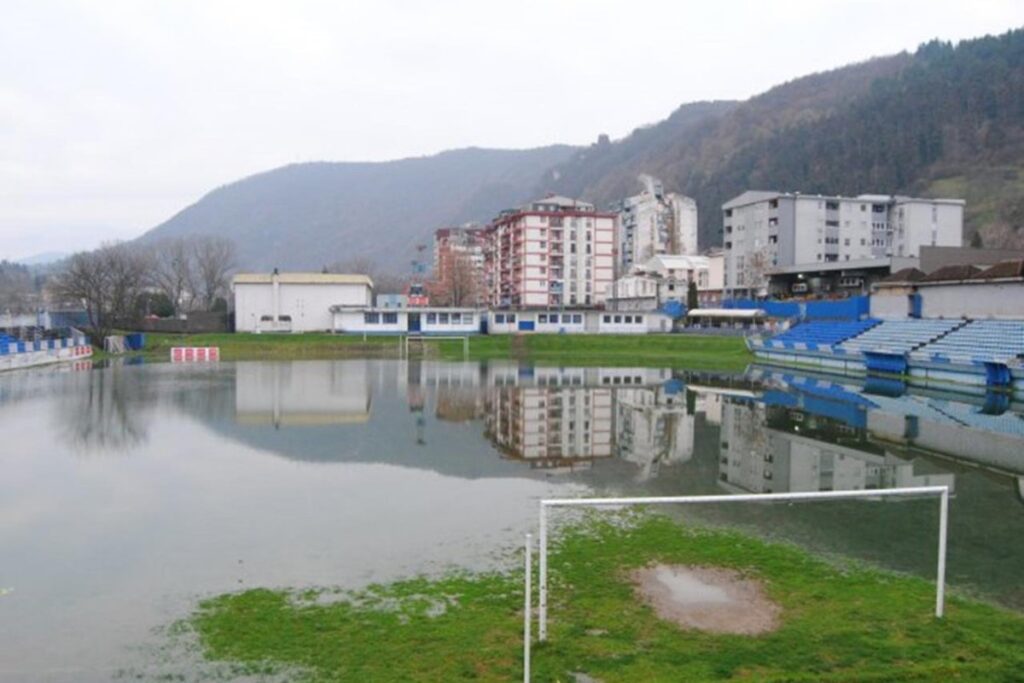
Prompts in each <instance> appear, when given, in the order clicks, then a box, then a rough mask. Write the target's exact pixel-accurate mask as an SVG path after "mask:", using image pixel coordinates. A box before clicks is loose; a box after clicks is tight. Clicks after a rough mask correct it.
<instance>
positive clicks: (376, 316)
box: [363, 313, 380, 325]
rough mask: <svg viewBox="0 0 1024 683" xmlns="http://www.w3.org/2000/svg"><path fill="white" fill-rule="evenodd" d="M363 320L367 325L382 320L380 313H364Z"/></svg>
mask: <svg viewBox="0 0 1024 683" xmlns="http://www.w3.org/2000/svg"><path fill="white" fill-rule="evenodd" d="M363 322H364V323H365V324H367V325H376V324H378V323H379V322H380V313H363Z"/></svg>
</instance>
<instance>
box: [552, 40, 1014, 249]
mask: <svg viewBox="0 0 1024 683" xmlns="http://www.w3.org/2000/svg"><path fill="white" fill-rule="evenodd" d="M696 107H702V108H703V109H701V110H700V112H701V113H703V114H705V115H704V116H699V117H693V116H691V114H693V113H695V112H696V111H698V110H697V109H695V108H696ZM677 119H684V120H685V123H683V124H682V125H680V121H679V120H677ZM641 172H645V173H652V174H654V175H657V176H659V177H661V178H662V180H663V181H664V182H665V186H666V188H667V189H671V190H679V191H682V192H684V193H685V194H688V195H690V196H693V197H694V198H696V200H697V203H698V206H699V208H700V212H701V245H702V246H710V245H712V244H717V243H719V240H720V235H719V230H720V228H721V218H720V216H719V212H718V208H719V207H720V206H721V204H722V202H723V201H725V200H726V199H729V198H730V197H732V196H735V195H737V194H739V193H740V192H742V191H744V190H746V189H751V188H755V189H778V190H799V191H802V192H805V193H817V192H823V193H824V192H830V193H838V194H855V193H861V192H901V193H913V194H922V195H925V196H954V197H964V198H966V199H967V201H968V211H967V228H966V229H967V232H968V235H967V236H966V237H967V238H968V239H971V238H972V237H973V233H974V232H976V231H980V233H981V238H982V241H983V242H984V244H985V245H986V246H994V247H999V246H1010V245H1013V246H1017V247H1021V246H1024V230H1021V226H1022V225H1024V31H1021V30H1016V31H1013V32H1010V33H1007V34H1005V35H1002V36H998V37H986V38H980V39H976V40H970V41H965V42H962V43H959V44H958V45H956V46H955V47H954V46H953V45H951V44H949V43H942V42H937V41H936V42H932V43H928V44H926V45H923V46H921V47H920V48H919V49H918V50H917V51H916V52H914V53H913V54H900V55H895V56H891V57H884V58H878V59H872V60H870V61H867V62H864V63H860V64H854V65H851V66H848V67H844V68H841V69H837V70H834V71H830V72H826V73H820V74H814V75H811V76H807V77H805V78H800V79H797V80H794V81H791V82H789V83H786V84H784V85H780V86H778V87H776V88H773V89H771V90H769V91H767V92H766V93H764V94H762V95H759V96H757V97H754V98H751V99H750V100H747V101H746V102H743V103H741V104H738V105H735V106H732V105H729V104H719V105H715V104H714V103H711V104H705V105H686V106H684V107H682V108H681V109H680V110H679V111H677V112H676V114H675V115H673V117H670V118H669V119H668V120H666V121H664V122H662V123H659V124H657V125H655V126H652V127H649V128H645V129H641V130H638V131H636V132H634V133H633V134H632V135H630V136H628V137H627V138H625V139H623V140H621V141H618V142H614V143H611V144H606V145H593V146H591V147H589V148H587V149H585V150H581V151H579V152H577V154H576V155H574V157H573V158H572V159H570V160H569V161H568V162H566V163H564V164H561V165H560V166H558V167H557V168H555V169H552V170H551V171H550V172H549V173H548V175H547V176H546V177H545V179H544V180H543V181H542V182H541V183H539V185H538V190H540V189H542V188H543V189H549V190H553V191H557V192H560V193H565V194H569V195H581V196H583V197H585V198H587V199H590V200H592V201H595V202H597V203H598V204H604V203H606V202H609V201H613V200H615V199H616V198H618V197H621V196H623V195H624V194H628V193H630V192H632V191H635V190H636V189H637V185H636V180H635V179H636V175H637V174H638V173H641Z"/></svg>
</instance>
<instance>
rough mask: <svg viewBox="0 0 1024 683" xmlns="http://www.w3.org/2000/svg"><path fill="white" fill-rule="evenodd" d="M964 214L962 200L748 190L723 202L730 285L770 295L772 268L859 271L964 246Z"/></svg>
mask: <svg viewBox="0 0 1024 683" xmlns="http://www.w3.org/2000/svg"><path fill="white" fill-rule="evenodd" d="M963 213H964V201H963V200H961V199H916V198H912V197H901V196H889V195H872V194H863V195H859V196H857V197H826V196H820V195H802V194H799V193H784V192H759V191H749V192H744V193H743V194H742V195H740V196H739V197H736V198H735V199H732V200H730V201H728V202H726V203H725V204H723V205H722V214H723V223H722V241H723V246H724V248H725V250H724V253H725V264H724V265H725V289H726V291H727V292H729V293H734V294H765V293H767V285H768V276H769V275H770V274H772V273H773V272H784V273H792V274H794V275H799V271H804V270H806V271H821V272H833V271H834V272H841V271H843V270H850V271H854V270H857V269H859V268H860V269H863V268H870V267H871V266H872V265H878V264H879V263H890V262H893V261H894V260H895V261H899V260H901V259H902V260H905V259H913V258H917V257H918V255H919V251H920V248H921V247H922V246H924V245H942V246H960V245H961V243H962V239H963V238H962V235H963ZM838 282H840V283H841V282H842V281H841V280H839V281H838ZM858 284H859V285H860V286H863V285H864V283H863V281H859V282H858ZM840 286H842V285H841V284H840Z"/></svg>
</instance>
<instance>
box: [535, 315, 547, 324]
mask: <svg viewBox="0 0 1024 683" xmlns="http://www.w3.org/2000/svg"><path fill="white" fill-rule="evenodd" d="M547 321H548V314H547V313H541V314H540V315H539V316H537V322H539V323H546V322H547Z"/></svg>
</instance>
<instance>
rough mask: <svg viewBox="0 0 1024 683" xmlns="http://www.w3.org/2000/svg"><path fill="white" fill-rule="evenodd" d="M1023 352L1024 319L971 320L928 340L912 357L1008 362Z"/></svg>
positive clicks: (957, 360)
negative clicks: (945, 333) (931, 340)
mask: <svg viewBox="0 0 1024 683" xmlns="http://www.w3.org/2000/svg"><path fill="white" fill-rule="evenodd" d="M1021 355H1024V321H1020V320H972V321H971V322H969V323H967V324H966V325H964V326H963V327H961V328H959V329H956V330H953V331H952V332H950V333H949V334H947V335H946V336H945V337H942V338H940V339H937V340H935V341H934V342H931V343H929V344H925V345H924V346H922V347H920V348H919V349H917V350H916V351H914V352H912V353H911V357H912V358H914V359H917V360H926V361H949V362H954V363H964V362H984V361H997V362H1006V361H1008V360H1011V359H1013V358H1015V357H1018V356H1021Z"/></svg>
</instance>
